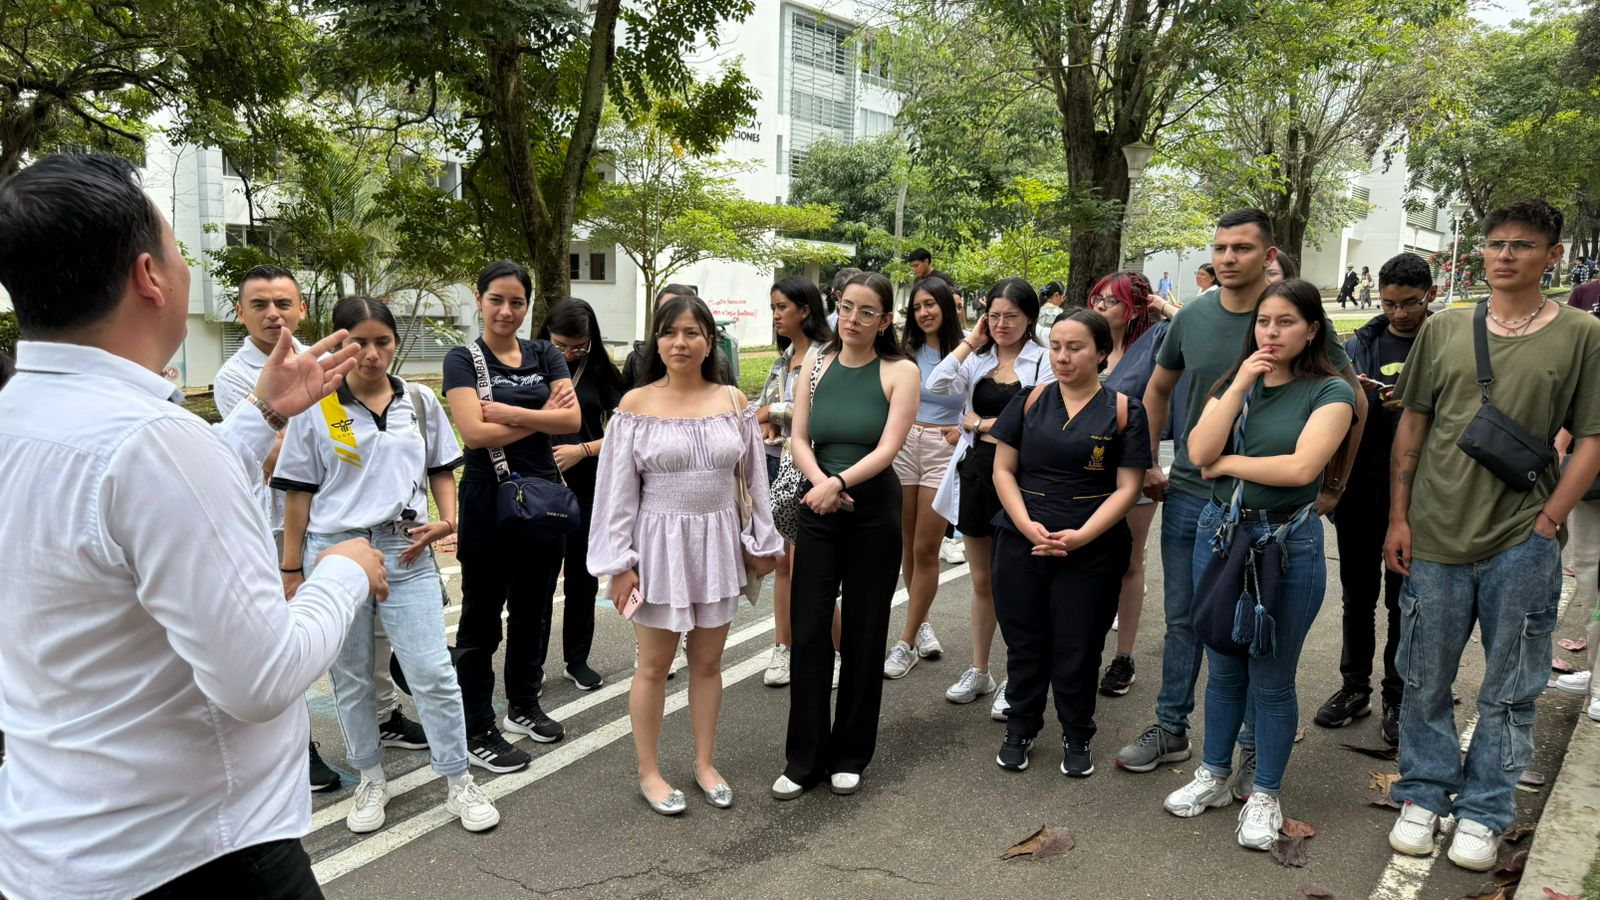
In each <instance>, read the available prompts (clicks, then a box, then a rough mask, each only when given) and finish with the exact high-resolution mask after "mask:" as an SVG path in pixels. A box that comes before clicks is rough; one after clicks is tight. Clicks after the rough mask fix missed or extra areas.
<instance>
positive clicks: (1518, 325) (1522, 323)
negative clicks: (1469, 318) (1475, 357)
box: [1489, 297, 1550, 335]
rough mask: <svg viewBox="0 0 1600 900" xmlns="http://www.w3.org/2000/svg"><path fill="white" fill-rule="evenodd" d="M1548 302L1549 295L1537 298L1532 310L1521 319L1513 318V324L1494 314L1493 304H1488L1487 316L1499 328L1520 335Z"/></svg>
mask: <svg viewBox="0 0 1600 900" xmlns="http://www.w3.org/2000/svg"><path fill="white" fill-rule="evenodd" d="M1549 302H1550V298H1549V297H1544V298H1541V299H1540V300H1539V305H1538V306H1537V307H1536V308H1535V309H1534V310H1533V312H1531V313H1528V315H1527V316H1525V317H1523V318H1521V319H1516V320H1513V322H1514V323H1515V324H1513V322H1508V321H1506V320H1505V319H1502V318H1500V317H1499V316H1497V315H1495V314H1494V306H1493V305H1490V306H1489V318H1491V319H1493V320H1494V322H1495V324H1496V325H1499V326H1500V327H1501V328H1504V329H1505V330H1506V331H1509V332H1511V333H1512V334H1513V335H1521V334H1523V333H1524V332H1526V331H1527V330H1528V327H1529V326H1530V325H1532V324H1533V320H1534V319H1537V318H1539V314H1540V313H1542V312H1544V305H1545V304H1546V303H1549Z"/></svg>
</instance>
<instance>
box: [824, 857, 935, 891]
mask: <svg viewBox="0 0 1600 900" xmlns="http://www.w3.org/2000/svg"><path fill="white" fill-rule="evenodd" d="M822 865H823V867H824V868H828V869H832V870H834V871H835V872H847V873H850V874H852V875H861V874H865V873H868V872H876V873H878V874H881V875H887V876H889V877H890V878H898V879H900V880H901V881H905V882H908V883H910V884H919V885H922V886H923V887H938V886H939V882H937V881H920V880H918V879H915V878H912V877H911V876H910V875H901V874H900V873H899V872H896V871H894V870H893V869H885V868H882V867H880V866H840V865H835V864H834V863H823V864H822Z"/></svg>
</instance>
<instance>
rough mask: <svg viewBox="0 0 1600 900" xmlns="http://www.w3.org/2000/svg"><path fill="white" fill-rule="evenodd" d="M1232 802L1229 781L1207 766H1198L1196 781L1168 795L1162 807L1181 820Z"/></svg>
mask: <svg viewBox="0 0 1600 900" xmlns="http://www.w3.org/2000/svg"><path fill="white" fill-rule="evenodd" d="M1232 802H1233V792H1232V791H1229V790H1228V779H1226V778H1223V777H1222V776H1221V775H1217V774H1215V773H1213V772H1212V771H1211V770H1210V769H1208V768H1206V767H1205V766H1196V767H1195V770H1194V780H1193V781H1191V782H1189V783H1188V784H1186V785H1184V786H1183V787H1181V788H1178V789H1177V790H1175V791H1173V792H1172V793H1170V794H1168V795H1167V799H1166V801H1165V802H1163V803H1162V804H1161V806H1162V808H1163V809H1165V810H1166V811H1167V812H1169V813H1172V814H1173V815H1175V816H1177V817H1179V818H1182V819H1192V818H1194V817H1195V816H1198V815H1200V814H1201V813H1203V812H1205V811H1206V810H1208V809H1216V808H1217V807H1220V806H1227V805H1228V804H1230V803H1232Z"/></svg>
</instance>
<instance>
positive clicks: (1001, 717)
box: [989, 681, 1011, 722]
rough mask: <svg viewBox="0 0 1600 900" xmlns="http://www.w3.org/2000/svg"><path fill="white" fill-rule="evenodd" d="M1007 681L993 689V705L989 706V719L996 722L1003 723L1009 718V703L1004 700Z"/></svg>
mask: <svg viewBox="0 0 1600 900" xmlns="http://www.w3.org/2000/svg"><path fill="white" fill-rule="evenodd" d="M1007 684H1010V682H1008V681H1002V682H1000V686H999V687H997V688H995V689H994V703H992V704H990V705H989V718H991V719H993V720H995V721H996V722H1004V721H1006V720H1007V719H1009V718H1011V701H1009V700H1007V699H1006V685H1007Z"/></svg>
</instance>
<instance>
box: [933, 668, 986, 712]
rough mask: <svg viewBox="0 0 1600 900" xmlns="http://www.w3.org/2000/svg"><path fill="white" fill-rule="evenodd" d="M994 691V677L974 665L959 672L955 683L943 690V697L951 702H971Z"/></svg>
mask: <svg viewBox="0 0 1600 900" xmlns="http://www.w3.org/2000/svg"><path fill="white" fill-rule="evenodd" d="M992 693H994V679H993V678H991V677H990V676H989V673H988V672H985V671H983V670H981V669H979V668H978V667H976V666H974V667H972V668H970V669H968V670H966V671H965V672H962V673H961V677H960V678H959V679H957V681H956V683H955V684H952V685H950V690H948V691H945V692H944V698H945V699H946V700H949V701H950V702H951V703H971V702H972V701H974V700H976V699H978V698H979V697H982V696H983V695H985V694H992Z"/></svg>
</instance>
